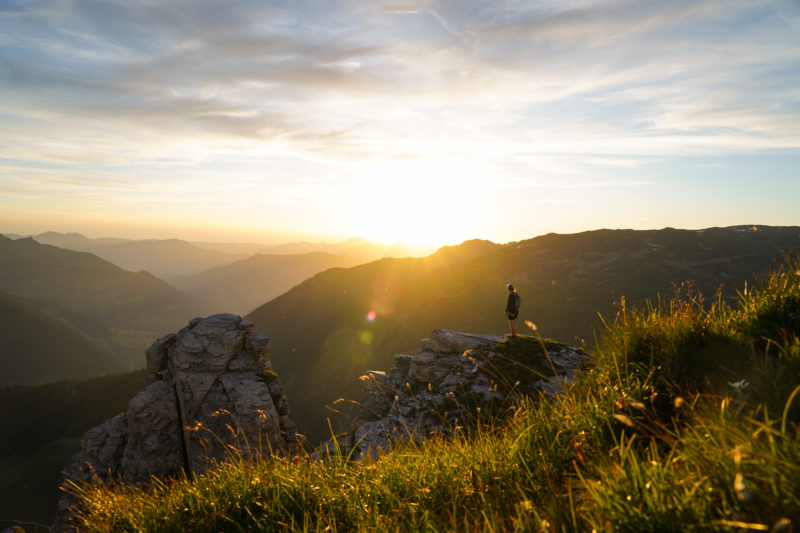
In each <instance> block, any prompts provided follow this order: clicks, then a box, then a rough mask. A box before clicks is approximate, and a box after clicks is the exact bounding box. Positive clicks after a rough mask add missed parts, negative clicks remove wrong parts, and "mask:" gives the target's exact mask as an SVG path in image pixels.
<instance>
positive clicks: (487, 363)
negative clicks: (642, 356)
mask: <svg viewBox="0 0 800 533" xmlns="http://www.w3.org/2000/svg"><path fill="white" fill-rule="evenodd" d="M587 357H588V356H587V355H586V354H585V353H584V352H583V350H582V349H580V348H576V347H574V346H568V345H564V344H560V343H556V342H553V341H548V340H542V339H538V338H534V337H516V338H503V337H498V336H496V335H472V334H468V333H457V332H454V331H448V330H435V331H433V332H432V333H431V335H430V337H429V338H427V339H423V340H422V343H421V349H420V350H419V351H418V352H417V353H416V354H415V355H406V354H398V355H395V356H394V366H393V367H392V368H391V369H390V370H389V371H388V372H382V371H374V370H373V371H369V372H367V373H366V374H365V375H363V376H361V378H360V380H361V383H362V387H363V389H364V393H363V401H362V402H361V409H360V411H359V412H358V414H357V416H356V418H355V420H354V423H353V425H354V429H353V432H352V433H351V434H349V435H346V436H345V437H342V438H339V439H337V440H336V441H329V442H327V443H325V444H323V446H322V447H321V448H320V451H319V452H318V454H319V455H323V456H324V455H325V454H329V453H335V450H336V448H337V447H338V449H339V453H344V454H349V455H350V457H352V458H356V459H358V458H361V457H365V456H366V455H372V456H375V455H377V454H378V453H380V450H381V449H385V448H387V447H388V446H390V445H391V444H392V443H393V442H403V441H406V440H409V439H414V440H416V441H420V440H421V439H423V438H425V437H427V436H429V435H432V434H441V433H444V434H448V433H450V432H452V431H454V428H458V427H464V426H466V425H469V423H470V422H471V421H474V420H475V419H476V417H477V416H490V417H495V416H501V415H502V414H503V411H504V410H506V409H508V408H509V407H512V404H513V400H514V399H515V398H516V397H518V396H519V395H521V394H527V395H533V396H535V397H539V393H541V394H543V395H544V396H545V397H546V398H552V397H553V396H555V395H556V394H558V393H559V392H560V391H562V390H563V388H564V386H565V385H566V384H568V383H570V382H571V381H572V380H573V379H574V376H575V372H576V371H577V369H578V367H579V366H580V365H581V363H582V362H583V361H585V360H586V359H587Z"/></svg>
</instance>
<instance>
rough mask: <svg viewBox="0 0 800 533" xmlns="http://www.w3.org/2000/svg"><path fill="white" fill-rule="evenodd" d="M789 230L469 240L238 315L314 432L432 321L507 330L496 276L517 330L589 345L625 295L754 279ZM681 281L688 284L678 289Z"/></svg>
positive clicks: (321, 281)
mask: <svg viewBox="0 0 800 533" xmlns="http://www.w3.org/2000/svg"><path fill="white" fill-rule="evenodd" d="M799 235H800V229H799V228H797V227H760V228H758V230H757V231H754V228H753V227H752V226H737V227H729V228H710V229H706V230H697V231H695V230H677V229H671V228H667V229H662V230H651V231H635V230H597V231H589V232H584V233H577V234H572V235H557V234H548V235H543V236H540V237H536V238H533V239H529V240H525V241H519V242H513V243H508V244H505V245H497V244H493V243H490V242H487V241H468V242H465V243H464V244H462V245H460V246H455V247H449V248H444V249H441V250H439V251H438V252H437V253H435V254H433V255H431V256H429V257H426V258H407V259H382V260H379V261H375V262H372V263H368V264H365V265H360V266H357V267H354V268H350V269H335V270H329V271H325V272H322V273H320V274H317V275H316V276H314V277H313V278H311V279H309V280H307V281H305V282H304V283H302V284H300V285H298V286H297V287H295V288H293V289H292V290H290V291H289V292H287V293H286V294H284V295H282V296H280V297H278V298H275V299H274V300H272V301H270V302H267V303H266V304H264V305H263V306H261V307H259V308H258V309H256V310H254V311H253V312H252V313H250V314H249V315H248V316H247V318H248V319H249V320H251V321H253V322H255V324H256V325H257V328H258V330H259V331H263V332H265V333H266V334H267V335H270V336H271V337H272V349H271V353H272V362H273V366H274V368H275V370H276V371H277V372H278V374H279V375H280V376H281V380H282V382H283V383H284V385H285V387H286V390H287V391H288V395H289V400H290V402H291V405H292V412H293V415H292V416H293V418H294V419H295V421H296V422H297V423H298V426H299V427H300V428H301V430H304V431H306V432H307V433H308V436H309V437H311V438H312V440H313V439H314V438H324V437H325V436H326V435H327V434H328V433H329V429H328V425H327V423H326V421H325V420H326V416H329V415H330V414H331V412H330V410H328V409H326V405H327V406H330V405H331V404H332V402H334V401H335V400H337V399H338V398H340V397H344V398H352V397H353V394H352V386H353V383H354V382H355V380H356V378H357V376H359V375H360V374H363V373H364V372H365V371H366V370H369V369H381V368H388V367H390V366H391V358H392V356H393V354H395V353H401V352H404V351H412V350H415V348H416V346H417V344H418V341H419V339H420V338H423V337H425V336H426V335H427V334H428V333H429V332H430V330H431V329H433V328H434V327H437V328H445V329H451V330H455V331H471V332H476V333H496V334H497V333H503V332H504V331H508V325H507V321H506V319H505V316H504V313H503V310H504V308H505V301H506V291H505V285H506V284H507V283H509V282H511V283H513V284H514V285H515V286H516V287H517V289H518V291H519V294H520V295H521V296H522V307H521V312H520V320H519V322H520V324H519V327H520V328H522V329H524V330H526V331H528V332H529V333H532V332H531V331H530V330H528V328H526V326H524V325H523V321H525V320H528V321H531V322H532V323H533V324H535V326H536V328H537V329H536V332H537V334H541V335H542V336H546V337H549V338H553V339H558V340H562V341H564V342H569V343H575V344H578V345H584V346H587V347H591V345H592V343H593V339H594V335H595V333H596V332H597V331H599V330H600V329H601V328H602V322H601V320H600V318H599V316H598V313H602V315H604V316H605V317H607V318H608V319H611V320H613V317H614V314H615V311H616V308H615V302H619V301H620V299H621V298H622V297H623V296H624V298H625V302H626V304H627V305H642V304H644V302H645V300H646V299H654V298H656V297H657V296H658V295H659V294H662V295H665V296H668V295H671V294H672V292H673V290H675V288H676V287H679V286H680V284H681V283H684V282H689V283H690V284H691V285H692V286H693V287H694V290H698V291H700V292H702V293H703V294H704V295H705V297H706V298H713V297H714V296H715V294H716V293H717V291H718V290H721V294H722V295H723V296H724V297H731V296H734V295H735V293H734V290H733V289H732V288H733V287H740V286H742V285H743V284H744V283H745V282H747V281H752V280H753V279H754V277H755V275H756V273H760V272H764V271H765V270H767V269H769V268H770V267H774V266H777V264H778V263H780V262H781V260H782V257H783V255H782V254H783V253H785V251H786V250H793V249H794V250H796V249H797V248H798V246H799V245H800V239H799V238H798V236H799ZM683 290H687V287H684V288H683Z"/></svg>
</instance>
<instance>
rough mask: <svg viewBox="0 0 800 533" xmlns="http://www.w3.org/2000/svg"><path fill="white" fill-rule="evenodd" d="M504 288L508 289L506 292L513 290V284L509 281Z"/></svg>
mask: <svg viewBox="0 0 800 533" xmlns="http://www.w3.org/2000/svg"><path fill="white" fill-rule="evenodd" d="M506 289H508V292H514V286H513V285H512V284H510V283H509V284H508V285H506Z"/></svg>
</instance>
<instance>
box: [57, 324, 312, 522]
mask: <svg viewBox="0 0 800 533" xmlns="http://www.w3.org/2000/svg"><path fill="white" fill-rule="evenodd" d="M253 327H254V326H253V324H252V323H250V322H248V321H246V320H243V319H242V318H241V317H239V316H236V315H230V314H220V315H213V316H210V317H207V318H196V319H194V320H192V321H191V322H190V323H189V325H188V326H187V327H185V328H183V329H181V330H180V331H179V332H178V333H176V334H169V335H166V336H164V337H162V338H160V339H158V340H157V341H156V342H155V343H153V345H152V346H151V347H150V348H149V349H148V350H147V351H146V359H147V369H148V375H147V377H146V378H145V384H144V386H143V388H142V389H141V390H140V391H139V392H138V393H137V394H136V396H134V397H133V398H132V399H131V400H130V402H129V403H128V410H127V412H126V413H125V414H123V415H119V416H117V417H115V418H113V419H111V420H108V421H106V422H104V423H102V424H100V425H99V426H97V427H95V428H93V429H90V430H89V431H87V432H86V434H85V435H84V438H83V441H82V443H81V451H80V452H79V453H78V454H76V455H75V456H73V457H72V459H70V461H69V463H68V465H67V467H66V469H65V471H64V481H65V483H67V484H72V483H74V484H78V485H80V484H81V483H86V482H90V481H91V482H108V481H112V480H119V481H122V482H125V483H128V484H134V485H139V486H146V485H148V484H149V483H150V482H151V480H152V478H153V477H155V478H162V479H163V478H167V477H170V476H174V475H176V474H179V473H181V472H184V473H186V474H187V475H190V476H191V475H195V474H202V473H203V472H205V471H207V470H208V469H210V468H213V467H214V466H215V465H217V464H219V463H220V462H224V461H226V460H228V459H230V458H231V454H232V451H233V453H234V454H237V455H239V456H243V457H263V456H269V455H270V454H272V453H293V452H295V451H296V449H297V430H296V427H295V425H294V423H293V422H292V421H291V420H290V419H289V416H288V411H289V409H288V401H287V399H286V394H285V393H284V391H283V387H282V386H281V384H280V382H279V381H278V379H277V376H276V375H275V373H274V372H271V370H272V365H271V363H270V360H269V355H268V352H267V349H268V345H269V339H268V338H267V337H265V336H264V335H262V334H260V333H255V332H253ZM77 503H78V502H77V499H76V498H75V497H74V496H72V495H71V494H69V493H65V495H64V496H63V497H62V498H61V501H60V502H59V507H58V517H57V519H56V523H55V524H54V526H53V530H54V531H70V530H73V525H72V524H71V522H70V520H71V516H72V514H71V509H72V508H73V506H74V505H76V504H77Z"/></svg>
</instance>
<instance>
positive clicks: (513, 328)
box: [508, 318, 517, 337]
mask: <svg viewBox="0 0 800 533" xmlns="http://www.w3.org/2000/svg"><path fill="white" fill-rule="evenodd" d="M508 325H509V327H510V328H511V336H512V337H516V336H517V319H516V318H515V319H513V320H512V319H510V318H509V319H508Z"/></svg>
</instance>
